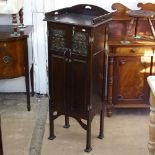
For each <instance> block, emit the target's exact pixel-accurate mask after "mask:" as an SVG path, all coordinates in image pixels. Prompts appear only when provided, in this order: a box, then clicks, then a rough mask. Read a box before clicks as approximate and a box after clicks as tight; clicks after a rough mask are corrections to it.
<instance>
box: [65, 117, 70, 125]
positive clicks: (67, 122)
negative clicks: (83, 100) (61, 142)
mask: <svg viewBox="0 0 155 155" xmlns="http://www.w3.org/2000/svg"><path fill="white" fill-rule="evenodd" d="M69 127H70V125H69V116H67V115H65V125H64V128H69Z"/></svg>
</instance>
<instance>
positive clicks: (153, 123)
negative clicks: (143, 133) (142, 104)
mask: <svg viewBox="0 0 155 155" xmlns="http://www.w3.org/2000/svg"><path fill="white" fill-rule="evenodd" d="M148 149H149V155H155V96H154V95H153V93H152V91H151V92H150V125H149V142H148Z"/></svg>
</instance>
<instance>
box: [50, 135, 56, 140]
mask: <svg viewBox="0 0 155 155" xmlns="http://www.w3.org/2000/svg"><path fill="white" fill-rule="evenodd" d="M55 138H56V136H55V135H53V136H49V137H48V139H49V140H53V139H55Z"/></svg>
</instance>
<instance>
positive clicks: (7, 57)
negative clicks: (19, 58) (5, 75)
mask: <svg viewBox="0 0 155 155" xmlns="http://www.w3.org/2000/svg"><path fill="white" fill-rule="evenodd" d="M10 59H11V58H10V57H9V56H7V55H6V56H4V57H3V62H4V63H5V64H7V63H9V62H10Z"/></svg>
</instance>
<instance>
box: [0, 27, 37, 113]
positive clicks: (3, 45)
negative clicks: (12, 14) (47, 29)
mask: <svg viewBox="0 0 155 155" xmlns="http://www.w3.org/2000/svg"><path fill="white" fill-rule="evenodd" d="M13 31H14V29H13V27H12V26H11V25H1V26H0V79H12V78H17V77H20V76H25V85H26V94H27V109H28V111H30V109H31V106H30V87H29V85H30V80H29V76H30V75H31V86H32V94H34V89H33V65H32V66H29V60H28V44H27V38H28V37H29V34H30V33H31V32H32V26H26V27H25V28H24V31H19V32H18V35H17V36H14V35H12V34H13Z"/></svg>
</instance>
